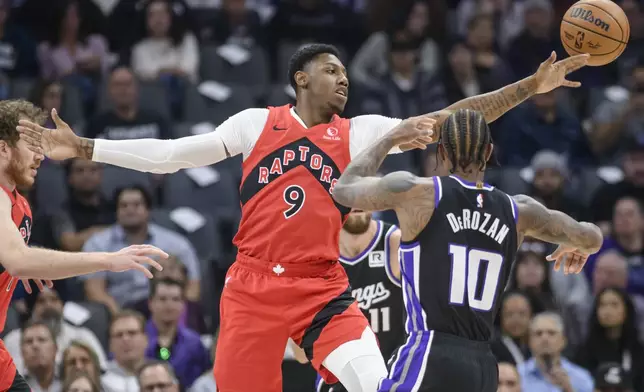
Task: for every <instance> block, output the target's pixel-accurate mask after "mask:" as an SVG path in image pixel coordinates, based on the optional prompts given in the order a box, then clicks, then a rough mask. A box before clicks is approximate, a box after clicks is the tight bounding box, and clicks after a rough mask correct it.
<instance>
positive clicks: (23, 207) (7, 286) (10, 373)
mask: <svg viewBox="0 0 644 392" xmlns="http://www.w3.org/2000/svg"><path fill="white" fill-rule="evenodd" d="M0 188H2V191H3V192H5V193H6V194H7V196H9V200H11V219H12V220H13V223H14V224H15V225H16V227H17V228H18V230H19V231H20V234H21V235H22V238H23V239H24V241H25V243H28V242H29V237H30V236H31V224H32V217H31V207H29V202H27V199H25V198H24V197H23V196H22V195H21V194H20V193H18V192H17V191H15V190H13V191H11V190H9V189H6V188H5V187H3V186H0ZM0 235H2V234H1V233H0ZM1 251H2V250H0V252H1ZM18 282H20V281H19V280H18V279H17V278H14V277H13V276H11V275H9V272H7V271H6V270H5V268H4V267H3V266H2V265H1V264H0V331H2V330H4V324H5V321H6V319H7V312H8V310H9V305H10V303H11V297H13V291H14V290H15V288H16V285H18ZM15 374H16V366H15V365H14V363H13V360H12V359H11V356H10V355H9V352H7V350H6V348H5V347H4V344H3V343H2V341H0V375H2V377H0V390H3V391H4V390H6V389H8V388H9V386H10V385H11V383H12V382H13V377H14V375H15ZM7 383H8V384H7ZM4 384H7V385H4Z"/></svg>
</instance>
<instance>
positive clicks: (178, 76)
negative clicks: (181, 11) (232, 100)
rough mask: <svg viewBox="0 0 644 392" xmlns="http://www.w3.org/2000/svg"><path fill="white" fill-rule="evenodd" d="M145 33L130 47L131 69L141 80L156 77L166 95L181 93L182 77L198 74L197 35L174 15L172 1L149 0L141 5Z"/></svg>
mask: <svg viewBox="0 0 644 392" xmlns="http://www.w3.org/2000/svg"><path fill="white" fill-rule="evenodd" d="M145 26H146V30H147V33H148V35H147V37H146V38H144V39H143V40H142V41H140V42H139V43H137V44H136V45H134V48H132V69H133V70H134V73H135V74H136V75H137V76H138V77H140V78H141V79H143V80H160V81H161V82H163V83H164V84H166V87H167V88H168V90H169V92H170V94H171V95H170V97H174V96H177V95H178V96H179V99H180V97H181V96H182V95H183V88H184V81H185V80H189V81H192V82H196V81H197V78H198V77H199V74H198V71H199V46H198V42H197V38H195V36H194V35H193V34H192V33H190V32H188V30H187V26H185V25H182V24H181V23H180V21H179V19H177V18H175V17H174V12H173V10H172V2H170V1H168V0H153V1H150V2H149V3H148V4H147V5H146V8H145Z"/></svg>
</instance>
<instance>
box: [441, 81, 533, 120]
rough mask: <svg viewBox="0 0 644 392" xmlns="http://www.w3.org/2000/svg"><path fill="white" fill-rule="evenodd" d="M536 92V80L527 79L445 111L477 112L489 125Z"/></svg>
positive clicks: (462, 101)
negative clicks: (465, 110) (464, 110)
mask: <svg viewBox="0 0 644 392" xmlns="http://www.w3.org/2000/svg"><path fill="white" fill-rule="evenodd" d="M536 92H537V81H536V79H535V78H534V77H527V78H525V79H522V80H519V81H518V82H515V83H512V84H510V85H508V86H505V87H503V88H500V89H498V90H496V91H492V92H489V93H487V94H481V95H476V96H474V97H470V98H466V99H463V100H460V101H458V102H456V103H455V104H453V105H451V106H449V107H448V108H447V110H448V111H454V110H458V109H473V110H477V111H479V112H481V113H483V115H484V116H485V121H487V122H488V123H490V122H492V121H494V120H496V119H498V118H499V117H501V116H502V115H503V114H505V113H506V112H507V111H509V110H510V109H512V108H514V107H515V106H517V105H519V104H520V103H522V102H523V101H525V100H526V99H528V98H530V97H531V96H533V95H534V94H536Z"/></svg>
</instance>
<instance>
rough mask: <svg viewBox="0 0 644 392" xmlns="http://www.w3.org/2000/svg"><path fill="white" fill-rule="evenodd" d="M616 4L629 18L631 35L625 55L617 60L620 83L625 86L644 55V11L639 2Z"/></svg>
mask: <svg viewBox="0 0 644 392" xmlns="http://www.w3.org/2000/svg"><path fill="white" fill-rule="evenodd" d="M615 3H617V4H619V6H620V7H622V9H623V10H624V13H625V14H626V16H627V17H628V22H629V25H630V33H631V36H630V38H629V39H628V45H627V46H626V48H624V53H622V54H621V55H620V56H619V58H618V60H617V63H618V64H619V68H620V69H619V71H620V79H621V80H620V82H621V84H625V82H627V79H628V77H630V75H631V73H632V71H633V68H634V67H635V66H636V64H637V63H638V60H639V59H641V58H642V53H644V12H643V11H644V10H643V9H642V4H641V2H640V1H638V0H617V1H615Z"/></svg>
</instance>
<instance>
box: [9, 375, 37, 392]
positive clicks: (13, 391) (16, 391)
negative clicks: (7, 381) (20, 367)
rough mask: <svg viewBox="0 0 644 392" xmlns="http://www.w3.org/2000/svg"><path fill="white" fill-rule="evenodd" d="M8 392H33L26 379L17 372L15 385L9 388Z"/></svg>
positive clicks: (14, 379)
mask: <svg viewBox="0 0 644 392" xmlns="http://www.w3.org/2000/svg"><path fill="white" fill-rule="evenodd" d="M7 392H31V388H30V387H29V385H28V384H27V381H25V379H24V378H22V376H21V375H20V373H18V371H16V375H15V377H14V378H13V383H12V384H11V386H10V387H9V390H8V391H7Z"/></svg>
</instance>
